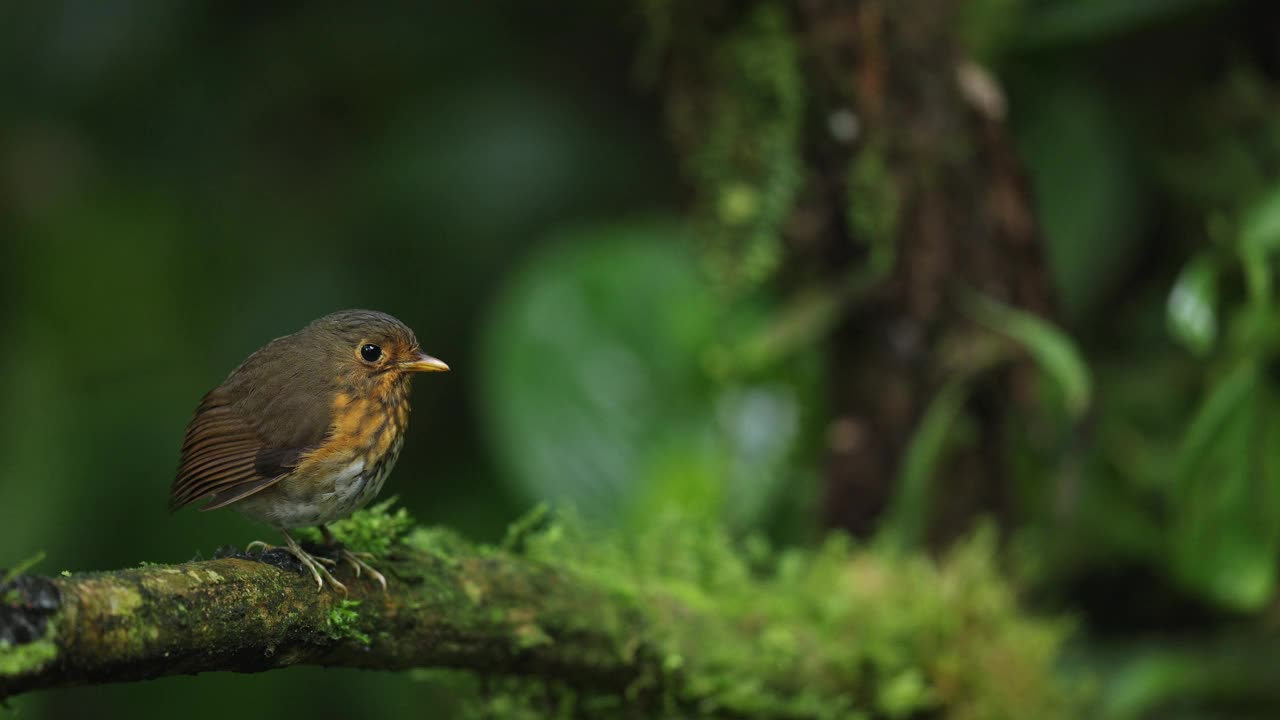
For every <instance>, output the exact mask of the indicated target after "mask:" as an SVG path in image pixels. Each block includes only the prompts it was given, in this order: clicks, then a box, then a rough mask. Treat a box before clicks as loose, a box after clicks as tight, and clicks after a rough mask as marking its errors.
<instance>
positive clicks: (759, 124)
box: [644, 0, 1050, 541]
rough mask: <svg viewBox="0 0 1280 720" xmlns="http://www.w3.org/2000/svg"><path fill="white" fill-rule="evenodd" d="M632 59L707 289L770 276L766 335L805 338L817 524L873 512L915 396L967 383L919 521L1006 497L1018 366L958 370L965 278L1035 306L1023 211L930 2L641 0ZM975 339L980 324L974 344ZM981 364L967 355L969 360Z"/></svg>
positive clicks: (993, 90)
mask: <svg viewBox="0 0 1280 720" xmlns="http://www.w3.org/2000/svg"><path fill="white" fill-rule="evenodd" d="M644 6H645V7H646V8H647V10H648V18H649V20H650V32H651V34H652V36H653V38H654V39H655V42H654V45H653V48H652V49H653V51H654V52H653V53H652V55H651V56H650V59H651V60H652V59H654V58H656V59H657V61H658V67H660V68H661V71H660V72H661V74H660V78H661V80H660V87H661V88H662V91H663V92H664V94H665V100H666V105H667V108H668V114H669V116H670V119H671V127H672V130H673V136H674V137H675V139H676V142H677V145H678V147H679V149H680V151H681V153H682V156H683V157H684V158H685V161H686V162H685V164H686V168H687V171H688V172H687V176H688V177H689V178H690V180H691V182H692V184H693V193H692V194H693V196H694V198H695V214H696V215H697V217H698V218H699V220H700V223H701V227H702V230H703V235H704V236H705V237H706V238H707V239H708V243H709V248H708V249H709V257H710V261H711V262H710V265H711V266H712V268H713V270H715V271H716V272H717V273H718V274H719V276H720V278H721V280H722V281H723V284H724V285H725V287H726V289H727V292H729V293H731V294H733V293H751V292H754V291H756V290H758V289H759V288H760V287H761V286H764V285H766V284H773V285H774V286H775V287H782V288H786V289H787V290H786V292H787V293H788V294H789V295H790V296H791V297H792V298H793V304H794V307H792V308H788V309H785V310H784V311H783V312H782V313H781V314H782V316H783V319H782V320H780V323H792V324H794V325H797V326H799V327H800V329H799V330H795V329H791V330H787V329H783V330H782V331H780V332H778V333H777V337H776V338H774V340H775V341H776V342H775V347H773V348H771V349H770V351H771V352H773V353H774V354H775V356H781V355H785V353H786V352H787V350H788V348H787V347H786V345H787V343H792V344H798V343H806V342H822V343H825V345H826V348H827V356H828V367H829V374H830V377H829V388H830V407H831V411H832V414H831V418H830V427H829V428H828V431H827V438H828V445H829V448H828V456H827V463H826V493H825V503H824V505H825V508H824V512H825V520H826V522H827V524H829V525H831V526H836V527H842V528H846V529H849V530H852V531H854V532H855V533H858V534H862V535H865V534H869V533H870V532H872V531H873V530H874V529H875V527H876V526H877V524H878V522H879V519H880V517H881V515H882V514H883V511H884V510H885V508H886V505H887V504H888V503H889V502H890V500H891V497H892V496H893V494H894V493H895V491H896V487H895V481H896V479H897V478H898V477H899V475H900V473H901V469H902V463H903V455H904V452H905V451H906V449H907V447H908V445H909V442H910V440H911V438H912V436H913V433H915V432H916V430H917V428H918V426H919V423H920V420H921V417H922V416H923V415H924V413H925V411H926V408H927V407H928V406H929V404H930V403H931V402H932V401H933V399H934V398H935V397H937V396H938V394H939V392H940V391H941V389H942V388H944V387H945V386H946V385H947V384H948V382H949V381H950V380H952V379H953V378H956V377H958V376H963V377H966V378H968V379H969V380H970V383H969V385H970V390H969V392H968V393H967V397H968V402H967V404H966V410H967V413H968V416H969V418H970V419H972V420H973V421H974V422H973V426H974V427H975V428H976V433H974V434H973V438H972V441H971V442H968V443H967V444H965V445H964V446H963V447H959V448H953V450H952V452H951V453H950V454H949V455H948V456H947V462H946V467H947V498H946V502H945V503H935V504H934V505H935V509H934V512H933V517H932V522H931V523H929V524H930V527H931V530H930V534H931V536H932V538H933V539H934V540H935V541H945V540H948V539H951V538H954V537H955V536H957V535H958V534H959V533H961V532H963V531H964V530H965V529H966V528H967V527H968V526H969V525H970V524H971V522H972V519H973V518H974V517H975V516H976V515H977V514H978V513H988V512H989V513H994V514H995V515H996V516H998V517H1003V516H1007V514H1008V512H1009V510H1010V505H1011V503H1010V498H1009V497H1008V493H1009V490H1008V488H1007V486H1006V479H1005V477H1004V472H1003V467H1004V464H1005V463H1004V462H1003V458H1002V457H1001V452H1002V451H1001V448H1002V447H1003V446H1004V444H1005V443H1004V442H1003V435H1004V432H1005V424H1006V419H1007V417H1008V414H1009V411H1010V409H1011V405H1013V404H1015V403H1018V402H1021V401H1023V400H1025V399H1026V396H1027V383H1026V377H1027V376H1026V368H1025V367H1024V366H1022V365H1020V364H1019V363H1017V362H1014V363H1007V364H1004V365H1002V366H1001V367H1000V368H999V369H996V370H994V371H988V370H990V369H989V368H981V367H976V365H979V364H981V363H983V362H985V361H986V360H988V359H989V358H986V357H984V356H983V353H982V348H983V347H985V346H986V345H989V342H987V340H989V339H990V338H989V332H988V331H987V330H983V329H979V328H978V327H976V326H975V325H974V323H973V322H972V321H971V320H970V319H969V318H968V317H966V315H965V314H964V313H963V312H962V311H961V310H960V309H959V308H960V303H957V302H956V299H955V295H956V293H957V292H958V291H971V292H977V293H980V294H982V295H985V296H987V297H990V298H993V299H996V300H998V301H1000V302H1001V303H1003V304H1006V305H1011V306H1015V307H1020V308H1023V309H1026V310H1030V311H1032V312H1034V313H1038V314H1047V313H1048V311H1049V309H1050V293H1049V290H1048V284H1047V280H1046V273H1045V269H1044V267H1043V263H1042V259H1041V253H1040V249H1039V242H1038V237H1037V228H1036V223H1035V220H1034V217H1033V214H1032V210H1031V207H1030V201H1029V197H1028V192H1027V189H1026V185H1025V183H1024V181H1023V177H1022V174H1021V172H1020V170H1019V166H1018V162H1017V159H1016V157H1015V155H1014V153H1013V150H1012V148H1011V143H1010V139H1009V136H1008V132H1007V130H1006V128H1005V126H1004V122H1003V120H1004V112H1005V108H1004V106H1003V98H1002V96H1001V94H1000V91H999V88H998V86H997V85H996V84H995V82H994V80H992V78H991V76H990V75H988V74H986V73H985V72H984V71H983V70H982V69H981V68H980V67H979V66H977V65H975V64H974V63H972V62H971V61H970V60H969V59H967V58H966V56H965V54H964V52H963V51H962V49H961V47H960V45H959V38H958V37H957V35H958V28H959V27H961V23H960V22H959V18H958V16H957V13H958V11H959V8H960V6H961V3H959V2H954V1H948V0H897V1H894V2H890V1H889V0H796V1H795V2H782V1H781V0H754V1H750V2H729V1H724V2H710V1H708V2H698V3H669V2H663V1H661V0H650V2H647V3H644ZM984 338H985V339H984ZM978 370H983V372H978Z"/></svg>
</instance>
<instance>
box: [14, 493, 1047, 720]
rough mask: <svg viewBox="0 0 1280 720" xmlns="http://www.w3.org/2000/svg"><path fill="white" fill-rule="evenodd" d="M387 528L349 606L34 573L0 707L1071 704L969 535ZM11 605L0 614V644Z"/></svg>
mask: <svg viewBox="0 0 1280 720" xmlns="http://www.w3.org/2000/svg"><path fill="white" fill-rule="evenodd" d="M382 514H384V515H385V508H384V509H383V512H382ZM374 515H377V514H376V513H375V514H374ZM355 522H356V523H362V522H371V523H378V522H382V520H379V519H378V518H377V517H375V516H364V517H361V518H357V520H356V521H355ZM403 530H404V528H403V527H397V529H396V531H395V533H393V535H391V536H390V542H389V543H388V545H387V552H386V553H385V554H384V555H383V556H382V557H381V558H380V564H381V567H382V568H383V569H384V570H389V571H390V572H389V573H388V574H389V576H390V577H391V578H392V579H393V581H392V583H391V587H390V590H389V592H387V593H386V594H383V593H382V592H380V591H379V590H377V589H376V585H374V584H372V583H369V582H361V581H359V580H356V579H355V578H348V577H343V578H342V579H343V580H344V581H348V582H347V584H348V587H350V588H351V589H352V596H351V597H349V598H343V597H341V596H338V595H335V594H333V593H331V592H323V593H317V592H316V590H315V586H314V584H313V583H312V582H311V580H310V578H309V577H305V576H303V575H302V574H300V573H298V572H295V571H294V570H293V569H292V568H281V567H276V566H274V565H272V564H269V563H267V562H260V561H258V560H255V559H250V558H246V557H230V558H223V559H218V560H211V561H206V562H198V563H187V564H183V565H174V566H164V565H156V566H149V567H144V568H131V569H127V570H120V571H116V572H110V573H99V574H77V575H72V576H71V577H59V578H54V579H47V580H46V579H36V578H32V579H30V580H31V581H33V582H39V583H43V584H47V585H49V586H50V587H53V588H56V592H57V597H58V602H57V604H56V606H55V607H52V608H45V609H46V610H47V611H48V617H47V622H46V623H45V625H44V627H45V628H46V635H45V636H44V637H42V638H40V639H39V640H33V641H30V642H24V643H20V644H15V643H9V644H7V645H3V644H0V698H2V697H5V696H9V695H13V694H15V693H19V692H24V691H27V690H31V689H36V688H43V687H56V686H66V685H80V684H87V683H100V682H119V681H127V680H141V679H146V678H153V677H159V676H163V675H172V674H178V673H194V672H205V671H213V670H235V671H241V672H254V671H261V670H268V669H271V668H275V667H284V666H288V665H295V664H317V665H331V666H347V667H363V668H376V669H384V670H397V669H404V668H413V667H421V668H457V669H464V670H471V671H474V672H476V673H479V674H482V675H484V676H486V677H502V678H508V680H506V681H505V683H506V684H504V685H502V687H504V688H508V690H504V691H503V692H502V698H500V699H495V697H494V696H493V694H492V693H490V694H489V696H488V697H486V699H485V702H486V703H489V704H492V703H494V702H499V701H500V702H499V704H503V705H512V706H518V705H521V704H526V701H528V702H533V700H529V698H540V700H538V702H545V701H546V697H547V694H546V693H545V692H528V693H526V692H523V691H522V690H521V689H520V688H522V687H523V685H522V683H525V682H530V683H535V684H538V686H539V687H542V688H544V689H545V687H546V686H547V685H546V684H547V683H554V685H555V687H557V688H560V690H559V691H557V694H556V697H557V698H558V699H557V700H556V702H557V703H571V704H572V705H573V706H574V707H577V708H581V707H602V708H603V707H614V708H617V707H619V705H620V704H621V705H624V706H626V707H632V708H634V707H647V708H649V709H650V711H651V713H650V714H651V715H660V714H662V713H663V712H671V713H672V714H675V715H679V716H690V715H696V714H705V715H721V714H727V715H734V716H742V717H833V718H834V717H850V716H853V715H854V714H855V713H859V712H860V713H868V714H871V715H886V716H907V715H912V714H918V713H922V712H925V713H928V712H932V711H935V710H939V709H944V710H947V711H951V712H955V713H958V716H969V717H1051V716H1053V714H1054V713H1055V712H1062V713H1065V712H1066V711H1065V708H1066V707H1067V705H1068V700H1069V697H1068V695H1067V694H1066V693H1065V692H1064V691H1063V689H1062V687H1061V686H1060V685H1059V684H1058V682H1057V681H1056V680H1055V676H1054V675H1053V673H1052V672H1051V664H1052V662H1053V659H1054V657H1055V652H1056V649H1057V647H1058V644H1059V642H1060V640H1061V639H1062V637H1063V634H1064V628H1063V627H1062V625H1061V624H1060V623H1056V622H1042V621H1036V620H1032V619H1028V618H1026V617H1024V616H1023V615H1021V614H1020V613H1019V611H1018V609H1017V606H1016V603H1015V602H1014V598H1013V594H1012V593H1011V591H1010V589H1009V587H1008V586H1007V585H1006V584H1005V583H1004V582H1003V581H1002V580H1001V578H1000V577H999V575H998V574H997V573H996V571H995V570H994V567H993V563H992V560H991V556H992V543H990V542H988V541H987V540H986V539H985V538H979V539H977V540H975V541H973V542H971V543H969V544H966V545H964V546H963V547H962V548H961V549H960V550H958V551H957V552H956V553H955V554H954V555H953V556H952V557H951V558H950V559H949V560H948V561H947V562H945V563H942V564H940V565H939V564H934V563H932V562H930V561H928V560H925V559H923V558H905V557H897V556H888V555H882V554H879V553H876V552H871V551H866V550H858V549H856V548H854V547H852V546H851V545H850V544H849V543H848V542H847V541H845V540H841V539H833V540H831V541H829V542H828V543H826V544H825V545H823V546H822V547H821V548H819V549H817V550H815V551H803V552H802V551H792V552H786V553H774V552H771V551H769V550H768V549H767V548H765V547H764V546H763V545H762V544H761V543H759V542H750V543H745V544H744V545H742V546H739V545H737V544H735V543H733V542H731V541H730V539H729V538H728V537H727V536H726V535H724V534H723V533H721V532H719V531H718V530H715V529H710V528H697V527H690V526H688V525H687V524H685V523H683V522H682V521H679V520H675V519H670V520H666V521H660V522H658V523H656V524H655V527H654V528H653V529H652V530H651V531H650V532H648V533H646V534H644V535H643V536H639V537H633V538H630V539H629V540H626V541H602V540H601V539H600V538H592V537H588V536H586V535H584V534H582V533H580V532H578V531H576V530H574V529H573V526H572V525H568V526H566V525H563V524H546V525H544V526H543V527H541V528H530V527H527V526H523V527H522V528H521V531H520V532H519V533H517V534H516V535H515V537H514V539H513V540H512V541H511V542H510V543H509V545H511V546H513V547H510V548H509V549H496V548H487V547H479V546H475V545H472V544H469V543H466V542H465V541H463V540H461V539H459V538H458V537H457V536H456V535H454V534H452V533H450V532H448V531H442V530H433V529H416V530H413V531H412V532H408V533H402V532H401V531H403ZM514 546H519V547H514ZM268 559H278V558H274V557H272V556H268ZM21 610H22V608H17V607H15V606H12V605H10V606H7V607H6V608H5V614H4V615H0V618H9V620H4V619H0V633H3V632H4V631H5V627H4V626H3V625H4V623H5V622H8V621H11V620H12V619H13V618H14V617H15V616H16V615H15V613H19V612H21ZM519 678H530V679H529V680H520V679H519Z"/></svg>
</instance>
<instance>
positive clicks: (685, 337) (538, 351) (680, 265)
mask: <svg viewBox="0 0 1280 720" xmlns="http://www.w3.org/2000/svg"><path fill="white" fill-rule="evenodd" d="M693 247H694V243H693V242H692V240H691V239H690V238H689V237H688V235H687V233H686V232H685V230H684V229H683V226H680V225H676V224H674V223H672V224H664V223H650V224H631V225H616V226H605V227H600V228H597V229H593V230H585V231H579V232H574V233H569V234H567V235H566V236H564V237H562V238H560V239H559V241H557V242H553V243H551V244H550V245H548V246H547V247H545V248H544V249H543V251H542V252H540V253H539V254H538V255H537V256H535V257H534V258H533V260H532V262H530V263H529V265H528V266H527V267H526V268H525V269H524V270H523V271H522V272H521V273H520V274H519V275H518V276H517V277H516V279H515V281H514V282H513V284H512V286H511V288H510V290H509V292H507V293H506V295H505V296H504V297H503V298H502V299H501V301H500V302H499V303H498V305H497V306H496V307H495V309H494V312H493V315H492V317H491V320H490V323H489V327H488V329H487V332H486V341H485V346H484V366H483V383H484V385H483V390H484V398H485V410H486V413H487V421H486V422H485V426H486V427H487V428H488V430H489V432H490V433H491V437H490V439H491V441H492V444H493V447H494V449H495V454H496V456H497V457H498V458H499V460H500V462H501V463H502V465H503V468H504V471H505V472H504V475H505V477H506V479H508V480H510V481H511V482H512V484H513V486H514V488H515V489H516V490H518V491H519V492H520V493H521V494H522V495H524V496H525V497H526V498H527V499H529V500H534V501H539V500H545V501H547V502H549V503H551V504H552V505H553V506H559V507H565V506H571V507H573V508H575V509H576V510H577V511H578V512H580V513H581V514H582V516H583V517H584V518H586V519H588V520H591V521H598V522H602V523H610V524H618V523H626V522H628V521H631V520H637V521H639V520H643V519H644V518H646V517H651V516H653V515H654V514H656V513H659V512H661V511H663V510H665V509H670V508H671V507H678V508H680V509H681V510H682V511H684V512H686V513H687V514H689V515H690V516H692V517H696V518H703V519H717V520H728V521H730V522H731V523H733V524H747V523H750V522H751V521H752V520H754V519H755V518H756V517H758V516H759V515H760V514H761V513H763V512H765V511H767V510H768V509H769V508H770V507H771V506H772V500H773V499H774V497H775V496H776V494H777V492H778V490H779V489H780V488H781V486H782V483H783V482H784V481H785V480H786V479H787V478H786V475H785V470H786V462H787V460H788V458H789V457H790V456H791V455H792V454H793V451H794V448H795V447H796V444H797V443H798V442H800V432H799V418H800V411H801V408H803V407H804V406H805V403H804V402H802V398H801V397H800V396H799V390H798V389H797V386H796V384H795V383H792V382H791V381H790V379H789V376H785V377H784V376H783V375H781V374H780V373H782V372H784V371H785V372H791V369H790V368H791V366H793V365H795V364H796V363H794V362H792V363H788V364H787V365H786V366H778V367H777V368H776V369H774V370H772V371H768V370H764V371H758V372H757V373H756V374H755V375H754V376H753V377H751V378H749V379H743V378H735V379H732V380H731V379H730V378H727V377H720V376H715V375H713V374H712V373H710V372H708V368H707V367H706V366H705V365H704V359H705V358H706V354H707V353H706V351H707V349H708V348H710V347H711V346H712V345H713V344H714V343H715V342H717V341H719V340H722V339H723V338H722V335H723V334H725V332H726V328H727V327H729V326H732V325H734V323H731V322H726V321H725V317H724V315H725V312H724V310H723V308H722V307H721V303H720V299H719V296H718V295H717V294H716V293H715V292H714V290H713V289H712V287H711V285H710V283H708V282H707V281H706V280H705V279H704V277H703V275H702V274H701V273H700V272H699V269H698V263H697V260H696V256H695V255H694V253H693V252H692V248H693ZM724 346H726V347H740V346H741V343H737V342H729V343H727V344H725V345H724ZM769 372H772V373H773V374H772V375H770V374H769ZM730 382H732V384H730Z"/></svg>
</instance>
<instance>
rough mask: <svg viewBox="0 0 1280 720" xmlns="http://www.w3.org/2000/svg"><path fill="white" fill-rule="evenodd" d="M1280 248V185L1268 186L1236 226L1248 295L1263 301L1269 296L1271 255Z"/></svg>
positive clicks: (1258, 301) (1255, 300)
mask: <svg viewBox="0 0 1280 720" xmlns="http://www.w3.org/2000/svg"><path fill="white" fill-rule="evenodd" d="M1277 249H1280V186H1276V187H1273V188H1271V189H1270V192H1268V193H1267V194H1266V195H1263V196H1262V197H1261V198H1259V199H1258V200H1257V201H1256V202H1254V203H1253V205H1252V206H1251V207H1250V208H1249V209H1248V210H1247V211H1246V212H1245V213H1244V217H1243V220H1242V224H1241V229H1240V239H1239V252H1240V264H1241V266H1242V268H1243V270H1244V277H1245V284H1246V285H1247V286H1248V288H1249V297H1250V298H1252V299H1253V301H1254V302H1255V303H1259V304H1262V303H1266V302H1267V301H1268V300H1269V299H1270V297H1271V267H1270V262H1271V256H1272V255H1273V254H1274V253H1275V252H1276V250H1277Z"/></svg>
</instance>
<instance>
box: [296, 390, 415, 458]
mask: <svg viewBox="0 0 1280 720" xmlns="http://www.w3.org/2000/svg"><path fill="white" fill-rule="evenodd" d="M369 389H370V390H371V392H363V393H359V394H356V393H352V392H348V391H342V392H338V393H337V394H335V395H334V398H333V403H332V413H331V417H332V422H331V424H330V430H329V434H328V436H327V437H326V438H325V440H324V442H322V443H321V444H320V446H319V447H317V448H316V449H315V450H313V451H311V452H310V453H307V454H305V455H304V456H303V459H302V462H301V463H300V464H299V467H298V469H299V470H301V471H305V470H307V469H310V468H309V466H310V467H311V468H314V466H316V465H327V464H331V463H337V464H346V463H347V462H350V461H351V460H355V459H363V460H365V462H366V463H367V464H369V465H372V464H374V463H376V462H377V461H378V460H380V459H381V458H383V457H384V456H386V455H387V453H388V452H390V451H391V449H392V446H393V445H394V444H395V443H396V441H397V439H398V438H399V437H400V436H401V434H402V433H403V432H404V429H405V427H406V426H407V425H408V423H409V402H408V392H407V391H408V387H407V383H406V382H404V381H403V379H402V378H400V377H398V376H396V375H395V374H393V373H387V374H386V375H385V376H384V377H379V378H375V379H374V381H373V383H372V384H371V386H370V388H369Z"/></svg>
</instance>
